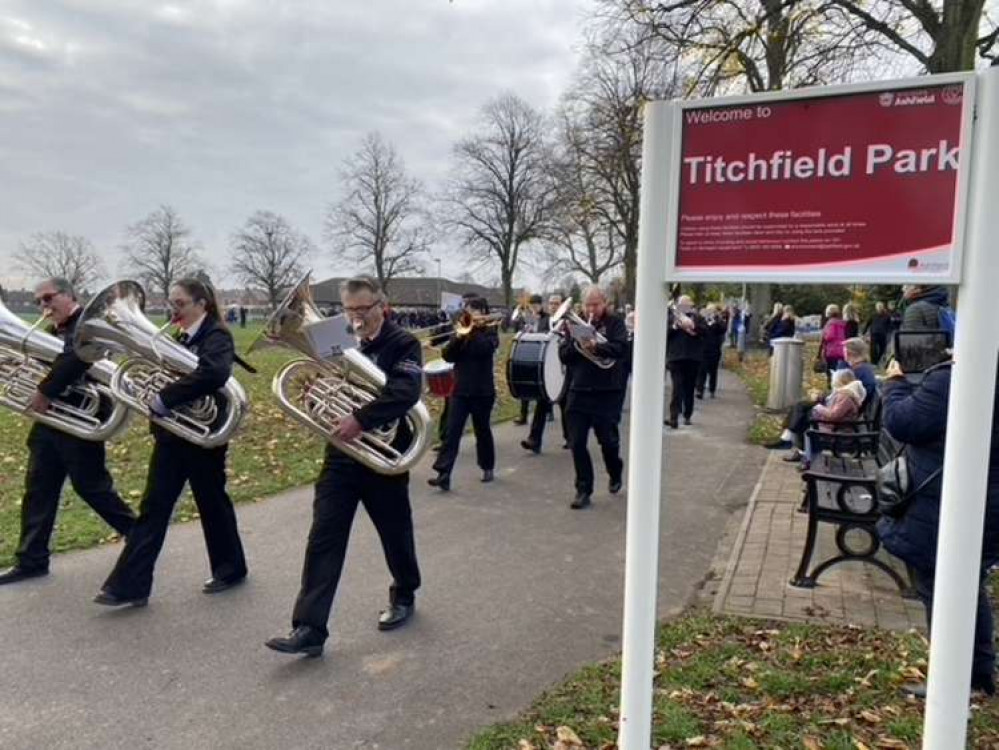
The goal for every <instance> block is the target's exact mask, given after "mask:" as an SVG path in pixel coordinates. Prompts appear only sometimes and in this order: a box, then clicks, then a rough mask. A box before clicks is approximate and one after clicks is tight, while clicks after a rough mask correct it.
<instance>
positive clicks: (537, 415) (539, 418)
mask: <svg viewBox="0 0 999 750" xmlns="http://www.w3.org/2000/svg"><path fill="white" fill-rule="evenodd" d="M552 409H553V406H552V404H551V402H550V401H548V400H547V399H544V398H542V399H538V400H537V401H535V402H534V416H532V417H531V431H530V433H529V434H528V440H530V441H531V443H533V444H534V445H535V446H537V447H538V449H540V448H541V443H542V441H543V440H544V437H545V427H546V426H547V424H548V415H549V414H551V413H552Z"/></svg>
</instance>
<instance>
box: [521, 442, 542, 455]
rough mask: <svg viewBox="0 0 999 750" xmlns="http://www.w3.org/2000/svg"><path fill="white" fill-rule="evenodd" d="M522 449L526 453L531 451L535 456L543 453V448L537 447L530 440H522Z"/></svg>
mask: <svg viewBox="0 0 999 750" xmlns="http://www.w3.org/2000/svg"><path fill="white" fill-rule="evenodd" d="M520 447H521V448H523V449H524V450H525V451H531V452H532V453H535V454H538V453H541V446H540V445H535V444H534V443H533V442H531V441H530V440H521V441H520Z"/></svg>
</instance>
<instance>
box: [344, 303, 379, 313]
mask: <svg viewBox="0 0 999 750" xmlns="http://www.w3.org/2000/svg"><path fill="white" fill-rule="evenodd" d="M380 304H381V302H372V303H371V304H370V305H356V306H354V307H344V308H343V311H344V312H345V313H346V314H347V315H367V314H368V313H369V312H371V311H372V310H374V309H375V308H376V307H378V305H380Z"/></svg>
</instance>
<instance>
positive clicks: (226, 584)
mask: <svg viewBox="0 0 999 750" xmlns="http://www.w3.org/2000/svg"><path fill="white" fill-rule="evenodd" d="M244 581H246V576H245V575H244V576H240V577H239V578H230V579H229V580H228V581H227V580H225V579H224V578H215V577H214V576H213V577H211V578H209V579H208V580H207V581H205V583H204V585H203V586H202V587H201V592H202V593H204V594H218V593H221V592H223V591H226V590H227V589H231V588H233V587H234V586H238V585H239V584H241V583H243V582H244Z"/></svg>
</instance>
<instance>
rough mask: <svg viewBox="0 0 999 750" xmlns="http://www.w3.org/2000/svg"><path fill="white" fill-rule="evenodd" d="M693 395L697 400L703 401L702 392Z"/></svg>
mask: <svg viewBox="0 0 999 750" xmlns="http://www.w3.org/2000/svg"><path fill="white" fill-rule="evenodd" d="M694 395H695V396H697V398H699V399H700V400H701V401H703V400H704V391H698V392H697V393H695V394H694Z"/></svg>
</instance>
